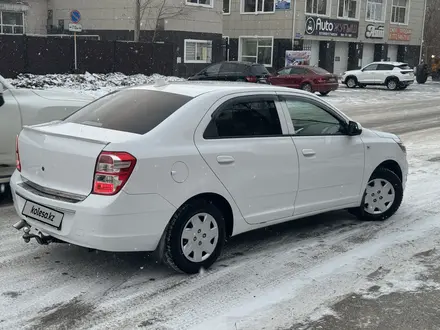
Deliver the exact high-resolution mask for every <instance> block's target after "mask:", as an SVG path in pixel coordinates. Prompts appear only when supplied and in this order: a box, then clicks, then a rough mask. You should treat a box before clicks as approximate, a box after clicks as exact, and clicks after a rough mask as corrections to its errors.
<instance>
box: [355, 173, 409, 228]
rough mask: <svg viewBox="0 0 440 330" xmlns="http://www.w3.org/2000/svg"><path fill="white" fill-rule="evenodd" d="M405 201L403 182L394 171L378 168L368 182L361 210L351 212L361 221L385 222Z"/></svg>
mask: <svg viewBox="0 0 440 330" xmlns="http://www.w3.org/2000/svg"><path fill="white" fill-rule="evenodd" d="M402 199H403V186H402V181H401V180H400V179H399V177H398V176H397V175H396V174H395V173H394V172H392V171H390V170H389V169H386V168H378V169H377V170H376V171H375V172H374V173H373V174H372V175H371V178H370V180H369V181H368V184H367V187H366V188H365V192H364V196H363V198H362V203H361V205H360V207H359V208H356V209H352V210H350V213H352V214H354V215H356V216H357V217H358V218H360V219H361V220H367V221H383V220H386V219H388V218H389V217H391V216H392V215H393V214H394V213H396V211H397V210H398V209H399V207H400V204H401V203H402Z"/></svg>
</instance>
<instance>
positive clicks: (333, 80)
mask: <svg viewBox="0 0 440 330" xmlns="http://www.w3.org/2000/svg"><path fill="white" fill-rule="evenodd" d="M328 81H330V82H335V81H336V79H334V78H330V79H329V80H328Z"/></svg>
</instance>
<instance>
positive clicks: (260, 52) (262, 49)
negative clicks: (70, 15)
mask: <svg viewBox="0 0 440 330" xmlns="http://www.w3.org/2000/svg"><path fill="white" fill-rule="evenodd" d="M272 54H273V37H240V54H239V61H247V62H253V63H259V64H264V65H265V66H269V67H271V66H272Z"/></svg>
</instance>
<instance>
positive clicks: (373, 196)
mask: <svg viewBox="0 0 440 330" xmlns="http://www.w3.org/2000/svg"><path fill="white" fill-rule="evenodd" d="M395 198H396V192H395V190H394V187H393V185H392V184H391V183H390V182H388V181H387V180H385V179H373V180H371V181H370V182H368V185H367V189H366V191H365V200H364V211H365V212H367V213H369V214H374V215H380V214H383V213H385V212H386V211H388V210H389V209H390V207H391V206H392V205H393V203H394V200H395Z"/></svg>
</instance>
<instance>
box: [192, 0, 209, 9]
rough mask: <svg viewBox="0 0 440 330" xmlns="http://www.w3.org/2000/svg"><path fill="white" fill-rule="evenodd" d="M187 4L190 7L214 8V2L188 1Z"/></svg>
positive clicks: (206, 0)
mask: <svg viewBox="0 0 440 330" xmlns="http://www.w3.org/2000/svg"><path fill="white" fill-rule="evenodd" d="M186 4H187V5H190V6H201V7H209V8H213V7H214V5H213V0H186Z"/></svg>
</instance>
